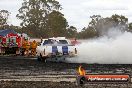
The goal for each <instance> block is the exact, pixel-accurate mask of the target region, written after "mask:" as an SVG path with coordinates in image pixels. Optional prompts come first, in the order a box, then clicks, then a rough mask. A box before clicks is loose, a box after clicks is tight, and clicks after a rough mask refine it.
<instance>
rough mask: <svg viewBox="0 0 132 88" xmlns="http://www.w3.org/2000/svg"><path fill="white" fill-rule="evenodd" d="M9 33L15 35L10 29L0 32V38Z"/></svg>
mask: <svg viewBox="0 0 132 88" xmlns="http://www.w3.org/2000/svg"><path fill="white" fill-rule="evenodd" d="M10 33H13V34H17V33H16V32H15V31H14V30H11V29H5V30H0V36H3V37H5V36H6V35H7V34H10Z"/></svg>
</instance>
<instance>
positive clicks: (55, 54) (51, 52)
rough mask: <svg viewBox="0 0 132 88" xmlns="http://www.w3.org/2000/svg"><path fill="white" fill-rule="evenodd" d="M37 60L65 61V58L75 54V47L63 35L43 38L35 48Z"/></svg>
mask: <svg viewBox="0 0 132 88" xmlns="http://www.w3.org/2000/svg"><path fill="white" fill-rule="evenodd" d="M36 52H37V57H38V60H39V61H41V60H44V61H56V62H61V61H62V62H65V58H67V57H74V56H76V55H77V49H76V47H75V46H74V45H71V43H70V41H69V40H68V39H66V38H65V37H57V38H49V39H43V41H42V42H41V44H40V45H39V46H37V49H36Z"/></svg>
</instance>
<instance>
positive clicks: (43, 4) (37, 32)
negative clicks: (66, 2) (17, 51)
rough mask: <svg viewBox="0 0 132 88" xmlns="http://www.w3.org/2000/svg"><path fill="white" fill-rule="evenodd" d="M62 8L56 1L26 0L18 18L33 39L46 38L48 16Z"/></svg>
mask: <svg viewBox="0 0 132 88" xmlns="http://www.w3.org/2000/svg"><path fill="white" fill-rule="evenodd" d="M59 9H61V6H60V4H59V2H58V1H55V0H24V2H23V3H22V7H21V8H20V9H19V14H17V17H18V18H19V19H21V20H22V23H21V26H22V29H23V30H24V31H25V32H27V34H29V35H31V36H33V37H41V36H42V37H45V35H46V33H45V32H46V28H47V23H46V22H47V15H48V14H49V13H51V12H52V11H53V10H59Z"/></svg>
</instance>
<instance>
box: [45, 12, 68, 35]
mask: <svg viewBox="0 0 132 88" xmlns="http://www.w3.org/2000/svg"><path fill="white" fill-rule="evenodd" d="M67 27H68V22H67V21H66V19H65V18H64V15H63V14H62V13H60V12H59V11H55V10H54V11H52V12H51V13H50V14H49V15H47V17H46V30H45V32H47V34H48V35H47V36H48V37H57V36H66V35H67V30H66V28H67Z"/></svg>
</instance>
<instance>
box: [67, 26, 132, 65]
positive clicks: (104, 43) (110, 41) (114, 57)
mask: <svg viewBox="0 0 132 88" xmlns="http://www.w3.org/2000/svg"><path fill="white" fill-rule="evenodd" d="M77 49H78V56H77V57H75V58H68V59H67V60H68V62H71V63H99V64H132V33H130V32H122V31H121V30H120V29H119V28H117V27H116V28H111V29H110V30H109V31H108V34H107V35H104V36H102V37H100V38H97V39H91V40H90V39H89V40H87V41H83V40H82V43H81V44H80V45H78V46H77Z"/></svg>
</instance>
